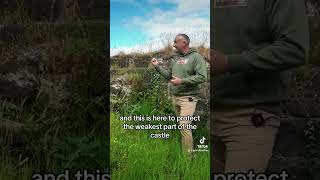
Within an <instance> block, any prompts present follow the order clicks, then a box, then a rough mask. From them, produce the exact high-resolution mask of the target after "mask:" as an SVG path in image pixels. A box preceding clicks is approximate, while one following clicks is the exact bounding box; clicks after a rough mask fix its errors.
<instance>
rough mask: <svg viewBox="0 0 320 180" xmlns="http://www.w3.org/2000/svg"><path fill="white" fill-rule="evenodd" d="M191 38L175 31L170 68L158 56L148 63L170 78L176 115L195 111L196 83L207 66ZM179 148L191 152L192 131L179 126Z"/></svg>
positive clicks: (201, 78)
mask: <svg viewBox="0 0 320 180" xmlns="http://www.w3.org/2000/svg"><path fill="white" fill-rule="evenodd" d="M189 43H190V39H189V37H188V36H187V35H185V34H178V35H177V36H176V37H175V39H174V45H173V47H174V48H175V49H176V56H175V57H174V58H173V59H172V61H171V63H170V67H169V69H168V70H167V69H164V68H163V67H161V66H159V62H158V61H157V59H155V58H153V59H152V60H151V63H152V64H153V65H154V66H155V68H156V70H157V71H158V72H159V73H160V74H161V75H162V76H163V77H164V78H166V79H167V80H170V91H171V94H172V101H173V107H174V110H175V113H176V115H177V116H192V115H193V113H194V112H195V108H196V104H197V101H198V100H197V97H196V95H197V94H198V84H200V83H203V82H205V80H206V78H207V67H206V63H205V60H204V59H203V58H202V56H201V55H200V54H199V53H197V52H196V51H195V50H193V49H190V47H189ZM190 123H191V121H179V124H180V125H183V124H184V127H186V125H187V124H190ZM180 132H181V135H182V147H183V149H184V151H185V152H192V150H193V138H192V131H191V130H189V129H186V128H184V129H181V130H180Z"/></svg>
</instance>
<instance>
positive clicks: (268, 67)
mask: <svg viewBox="0 0 320 180" xmlns="http://www.w3.org/2000/svg"><path fill="white" fill-rule="evenodd" d="M212 5H213V7H212V14H211V15H212V18H211V25H212V31H213V34H212V37H213V40H212V44H211V48H213V49H216V50H218V51H221V52H223V53H225V54H226V55H227V57H228V60H229V61H228V62H229V65H230V72H228V73H225V74H223V75H217V76H215V77H213V87H212V88H211V89H212V91H213V97H212V98H213V103H214V104H215V106H217V105H254V104H267V103H271V104H272V103H277V102H280V101H282V100H284V99H286V98H287V95H288V88H289V87H288V85H289V82H290V77H291V76H290V71H288V70H290V69H292V68H294V67H297V66H300V65H303V64H305V63H306V60H307V58H308V51H309V29H308V27H309V26H308V19H307V15H306V8H305V3H304V0H215V1H214V2H213V3H212Z"/></svg>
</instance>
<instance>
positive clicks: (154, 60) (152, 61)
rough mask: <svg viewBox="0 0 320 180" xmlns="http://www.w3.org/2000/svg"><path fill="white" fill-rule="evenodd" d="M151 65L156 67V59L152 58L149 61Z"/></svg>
mask: <svg viewBox="0 0 320 180" xmlns="http://www.w3.org/2000/svg"><path fill="white" fill-rule="evenodd" d="M151 63H152V65H154V66H156V65H158V64H159V62H158V60H157V59H156V58H152V60H151Z"/></svg>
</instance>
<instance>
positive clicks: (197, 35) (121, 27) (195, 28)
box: [110, 0, 210, 55]
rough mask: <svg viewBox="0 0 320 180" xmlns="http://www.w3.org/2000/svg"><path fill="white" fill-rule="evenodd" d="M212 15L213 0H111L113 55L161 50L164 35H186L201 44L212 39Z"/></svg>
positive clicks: (193, 41)
mask: <svg viewBox="0 0 320 180" xmlns="http://www.w3.org/2000/svg"><path fill="white" fill-rule="evenodd" d="M209 14H210V1H209V0H111V12H110V26H111V29H110V33H111V34H110V36H111V42H110V45H111V55H114V54H116V53H117V52H119V51H124V52H128V53H130V52H134V51H148V50H149V49H150V48H152V49H157V48H160V46H163V40H162V39H163V36H162V35H161V34H163V33H167V34H172V36H174V34H177V33H186V34H188V35H189V36H190V38H191V43H193V44H194V45H196V44H198V43H201V42H197V41H203V39H204V38H203V36H206V38H209V32H210V19H209ZM206 41H207V42H206V44H207V45H208V44H209V42H210V40H209V39H206Z"/></svg>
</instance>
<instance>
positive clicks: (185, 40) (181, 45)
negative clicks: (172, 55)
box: [173, 34, 190, 53]
mask: <svg viewBox="0 0 320 180" xmlns="http://www.w3.org/2000/svg"><path fill="white" fill-rule="evenodd" d="M189 43H190V38H189V37H188V36H187V35H186V34H178V35H177V36H176V37H175V38H174V44H173V47H175V48H176V50H177V51H178V52H182V53H186V52H187V51H188V50H189Z"/></svg>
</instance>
